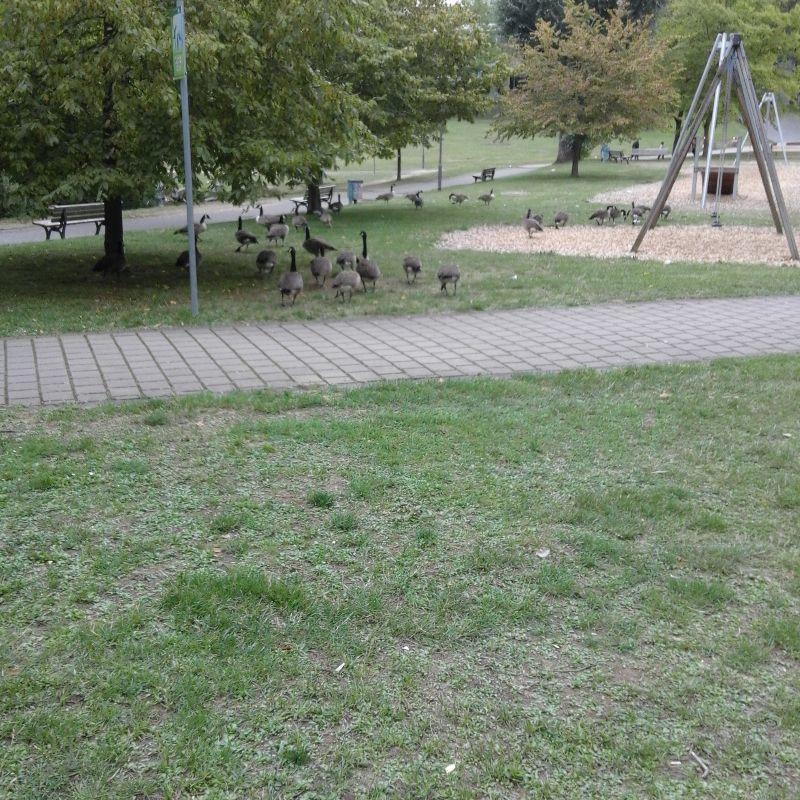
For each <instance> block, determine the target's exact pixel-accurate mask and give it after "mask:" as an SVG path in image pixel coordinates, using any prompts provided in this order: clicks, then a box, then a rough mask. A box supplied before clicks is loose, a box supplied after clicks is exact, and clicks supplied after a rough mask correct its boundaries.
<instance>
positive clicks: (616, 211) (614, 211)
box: [606, 206, 624, 224]
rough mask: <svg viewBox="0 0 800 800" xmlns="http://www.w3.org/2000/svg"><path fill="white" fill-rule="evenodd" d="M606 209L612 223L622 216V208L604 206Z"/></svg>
mask: <svg viewBox="0 0 800 800" xmlns="http://www.w3.org/2000/svg"><path fill="white" fill-rule="evenodd" d="M606 211H608V218H609V219H610V220H611V221H612V222H613V223H614V224H616V222H617V219H618V218H619V217H621V216H624V214H623V213H622V209H620V208H618V207H617V206H606Z"/></svg>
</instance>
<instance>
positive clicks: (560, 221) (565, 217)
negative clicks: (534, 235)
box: [553, 211, 569, 230]
mask: <svg viewBox="0 0 800 800" xmlns="http://www.w3.org/2000/svg"><path fill="white" fill-rule="evenodd" d="M567 222H569V214H567V212H566V211H559V212H557V213H556V215H555V217H554V219H553V224H554V225H555V227H556V230H559V228H563V227H564V226H565V225H566V224H567Z"/></svg>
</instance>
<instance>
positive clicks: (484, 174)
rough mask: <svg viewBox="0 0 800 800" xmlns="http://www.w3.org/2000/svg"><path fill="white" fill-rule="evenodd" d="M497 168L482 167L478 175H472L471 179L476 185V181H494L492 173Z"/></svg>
mask: <svg viewBox="0 0 800 800" xmlns="http://www.w3.org/2000/svg"><path fill="white" fill-rule="evenodd" d="M496 169H497V167H484V168H483V169H482V170H481V174H480V175H473V176H472V179H473V180H474V181H475V183H477V182H478V181H486V180H492V181H493V180H494V172H495V170H496Z"/></svg>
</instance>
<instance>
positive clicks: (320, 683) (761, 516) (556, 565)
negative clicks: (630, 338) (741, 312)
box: [0, 357, 800, 800]
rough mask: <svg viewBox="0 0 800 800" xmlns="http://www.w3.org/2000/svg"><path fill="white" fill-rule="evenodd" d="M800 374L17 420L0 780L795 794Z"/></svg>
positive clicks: (302, 792)
mask: <svg viewBox="0 0 800 800" xmlns="http://www.w3.org/2000/svg"><path fill="white" fill-rule="evenodd" d="M798 380H800V359H798V358H788V357H787V358H770V359H759V360H749V361H735V362H734V361H731V362H720V363H717V364H715V365H713V366H691V367H673V368H652V369H636V370H625V371H618V372H609V373H605V374H593V373H569V374H562V375H556V376H549V377H539V378H524V379H523V378H520V379H515V380H505V381H499V380H498V381H492V380H470V381H453V382H444V383H439V382H436V383H402V384H381V385H376V386H373V387H370V388H365V389H359V390H354V391H349V392H336V391H331V392H314V393H308V394H290V393H283V394H278V393H269V392H260V393H253V394H235V395H231V396H227V397H222V398H211V397H208V396H199V397H189V398H185V399H182V400H175V401H170V402H163V401H159V402H153V403H149V402H143V403H132V404H130V405H127V406H123V407H121V408H114V407H111V406H104V407H100V408H96V409H80V408H76V407H65V408H61V409H55V410H39V411H25V410H21V409H11V410H5V411H3V412H2V420H1V421H2V425H0V428H1V429H2V431H3V433H2V435H0V546H1V547H2V559H1V560H0V644H2V646H1V647H0V794H2V795H3V796H4V797H9V798H12V797H13V798H37V800H41V799H42V798H59V800H61V799H62V798H88V797H91V798H98V799H99V800H102V799H104V798H108V799H109V800H111V798H120V797H131V798H132V797H160V796H163V797H178V796H181V797H190V796H191V797H219V798H223V797H226V798H227V797H231V798H233V797H236V798H239V797H261V796H264V797H276V798H277V797H281V798H283V797H314V798H326V799H327V798H330V799H331V800H333V798H345V797H347V798H362V797H363V798H384V797H408V798H418V797H430V798H453V799H454V798H459V799H464V798H503V799H504V800H505V798H516V797H519V798H522V797H542V798H546V797H552V798H566V797H575V798H578V797H581V798H583V797H603V798H644V797H652V798H667V797H695V796H696V797H700V796H703V797H714V798H720V799H721V800H727V799H728V798H731V799H732V798H736V799H737V800H739V799H741V800H744V798H748V800H750V799H751V798H756V799H763V800H767V798H769V800H774V799H775V798H785V799H786V800H789V799H790V798H794V797H795V796H796V790H797V786H798V782H799V781H800V746H799V745H798V742H799V741H800V739H798V735H797V732H798V730H799V729H800V722H799V720H800V707H798V703H797V699H796V698H797V697H798V696H799V695H798V692H800V679H798V674H800V672H799V671H798V659H799V658H800V627H799V626H798V612H799V611H800V549H798V538H797V534H798V520H797V511H796V508H795V507H794V505H793V502H792V501H791V499H790V501H789V502H787V499H786V491H787V487H792V486H796V484H797V481H798V479H799V478H800V450H798V441H800V430H798V427H797V386H798ZM302 409H314V413H313V414H310V413H300V411H301V410H302ZM157 412H159V413H162V414H164V415H166V417H167V418H168V420H169V424H166V425H156V426H152V425H146V424H145V425H143V424H142V422H143V420H146V419H147V418H148V417H149V416H150V415H152V414H154V413H157ZM645 418H647V419H649V420H650V421H651V424H649V425H647V426H644V425H642V420H643V419H645ZM786 433H790V434H792V436H791V438H789V437H786V436H785V435H784V434H786ZM267 441H268V442H269V447H268V448H267V449H265V442H267ZM320 487H327V488H325V489H322V488H320ZM334 498H335V504H334ZM690 750H694V751H695V752H696V753H699V754H700V755H701V757H702V758H703V759H704V760H706V761H707V762H708V763H709V765H710V769H711V772H710V775H709V777H708V779H707V780H705V781H701V780H700V778H699V776H698V769H697V767H696V765H695V764H694V762H693V761H692V760H691V757H690V755H689V751H690ZM449 764H455V769H454V770H453V771H452V772H451V773H447V772H446V771H445V767H446V766H447V765H449Z"/></svg>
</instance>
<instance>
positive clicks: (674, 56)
mask: <svg viewBox="0 0 800 800" xmlns="http://www.w3.org/2000/svg"><path fill="white" fill-rule="evenodd" d="M799 25H800V7H799V6H798V5H797V4H787V3H785V2H781V0H707V2H703V3H697V2H696V0H671V2H670V3H669V5H668V6H667V8H666V9H665V11H664V13H663V14H662V15H661V16H660V17H659V20H658V23H657V25H656V35H657V38H658V39H659V40H660V41H661V42H662V43H663V44H664V45H665V46H666V48H667V56H666V62H667V69H668V70H669V72H670V74H672V75H673V76H674V81H673V83H674V86H675V88H676V89H677V92H678V98H677V104H676V107H675V141H676V142H677V138H678V135H679V133H680V127H681V124H682V121H683V115H684V114H685V113H686V111H687V110H688V107H689V103H690V102H691V100H692V96H693V95H694V92H695V89H696V88H697V83H698V81H699V80H700V76H701V75H702V73H703V68H704V67H705V65H706V60H707V59H708V55H709V53H710V52H711V46H712V45H713V44H714V39H715V37H716V35H717V33H720V32H723V31H729V32H736V33H740V34H741V35H742V38H743V41H744V45H745V49H746V51H747V58H748V61H749V62H750V68H751V70H752V73H753V82H754V84H755V87H756V91H758V92H759V93H761V92H765V91H771V92H776V93H777V94H778V95H783V97H784V99H785V100H787V101H788V99H789V98H794V97H795V96H796V94H797V91H798V90H799V89H800V76H798V72H797V69H796V68H795V66H794V65H795V64H796V62H797V58H798V55H800V54H798V49H799V48H800V42H798V38H797V29H798V26H799ZM709 126H710V120H707V121H706V130H705V134H706V137H705V139H706V141H708V128H709Z"/></svg>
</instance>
